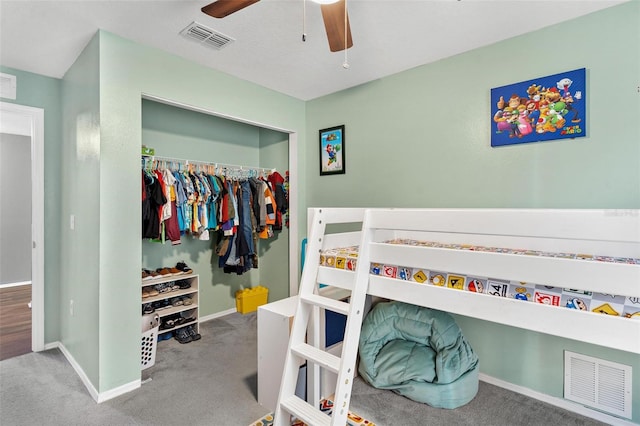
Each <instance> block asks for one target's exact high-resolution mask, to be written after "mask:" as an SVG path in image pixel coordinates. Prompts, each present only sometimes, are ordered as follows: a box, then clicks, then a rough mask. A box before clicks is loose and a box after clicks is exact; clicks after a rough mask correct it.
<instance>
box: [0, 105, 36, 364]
mask: <svg viewBox="0 0 640 426" xmlns="http://www.w3.org/2000/svg"><path fill="white" fill-rule="evenodd" d="M0 151H1V154H0V160H1V161H2V165H1V169H0V172H1V175H0V188H1V190H2V193H1V194H0V225H1V226H0V241H1V242H2V243H1V245H0V258H1V259H2V263H0V312H2V314H1V315H0V348H2V350H1V351H0V359H6V358H9V357H13V356H17V355H21V354H23V353H26V352H30V351H40V350H43V349H44V110H42V109H40V108H33V107H26V106H22V105H17V104H11V103H4V102H0ZM21 185H22V186H21ZM19 197H23V198H24V200H20V198H19Z"/></svg>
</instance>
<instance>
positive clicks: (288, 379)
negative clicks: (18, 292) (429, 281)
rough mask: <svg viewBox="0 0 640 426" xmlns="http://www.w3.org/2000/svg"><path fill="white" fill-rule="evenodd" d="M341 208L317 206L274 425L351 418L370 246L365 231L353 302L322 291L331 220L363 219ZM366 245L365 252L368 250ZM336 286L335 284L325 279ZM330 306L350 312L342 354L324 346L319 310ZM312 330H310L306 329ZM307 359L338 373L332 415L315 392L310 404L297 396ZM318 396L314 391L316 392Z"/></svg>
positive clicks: (337, 423) (335, 425) (335, 424)
mask: <svg viewBox="0 0 640 426" xmlns="http://www.w3.org/2000/svg"><path fill="white" fill-rule="evenodd" d="M335 210H336V209H324V211H323V210H322V209H318V210H316V212H315V214H314V217H313V222H312V225H311V229H310V232H309V233H310V237H309V246H308V250H307V256H306V261H305V266H304V268H303V271H302V278H301V282H300V289H299V294H298V308H297V311H296V315H295V317H294V319H293V325H292V328H291V336H290V339H289V347H288V349H287V356H286V360H285V365H284V371H283V375H282V383H281V385H280V394H279V396H278V403H277V405H276V410H275V413H274V426H290V425H291V419H290V416H291V415H293V416H295V417H296V418H297V419H299V420H302V421H303V422H305V423H306V424H307V425H309V426H320V425H323V426H324V425H326V426H344V425H345V424H346V423H347V414H348V410H349V400H350V398H351V387H352V382H353V375H354V369H355V363H356V356H357V353H358V342H359V340H360V327H361V324H362V317H363V310H364V305H365V300H366V291H367V286H368V275H369V268H368V261H365V260H363V257H364V259H368V250H367V247H366V244H365V242H366V241H365V239H366V240H370V238H369V237H368V235H369V234H365V233H364V231H363V235H362V240H361V246H360V253H359V256H358V257H359V261H358V264H357V266H356V273H355V274H354V286H353V288H352V291H351V297H350V301H349V303H346V302H342V301H338V300H334V299H331V298H328V297H324V296H321V295H319V294H318V291H317V290H318V282H317V276H318V268H319V261H320V250H321V248H322V239H323V236H324V233H325V228H326V224H327V223H346V222H360V221H362V213H360V214H359V216H358V217H357V219H355V220H353V219H354V218H345V217H344V216H341V215H340V214H336V213H335ZM363 248H365V252H364V253H363ZM325 284H328V285H331V283H325ZM320 309H325V310H330V311H333V312H337V313H340V314H343V315H346V316H347V323H346V326H345V334H344V340H343V345H342V354H341V356H340V357H337V356H335V355H333V354H330V353H328V352H326V351H324V350H322V349H320V348H319V338H318V333H317V331H318V329H319V327H318V322H319V318H320V315H319V310H320ZM307 331H309V333H308V334H307ZM304 360H306V361H308V364H307V368H308V369H309V368H310V364H314V365H317V366H320V367H321V368H325V369H328V370H329V371H332V372H333V373H336V374H337V384H336V390H335V393H334V395H333V411H332V414H331V416H329V415H327V414H325V413H323V412H322V411H320V409H319V408H318V402H319V401H315V397H314V396H311V397H310V400H311V402H312V403H311V404H310V403H309V402H307V401H304V400H303V399H301V398H299V397H298V396H296V395H295V387H296V381H297V377H298V372H299V368H300V365H301V363H302V362H304ZM311 394H312V395H313V392H312V393H311Z"/></svg>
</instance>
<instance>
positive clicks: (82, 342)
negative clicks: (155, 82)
mask: <svg viewBox="0 0 640 426" xmlns="http://www.w3.org/2000/svg"><path fill="white" fill-rule="evenodd" d="M99 50H100V45H99V40H98V39H97V38H95V37H94V38H93V39H92V40H91V42H90V43H89V44H88V45H87V47H86V48H85V49H84V50H83V52H82V53H81V54H80V56H79V57H78V59H76V61H75V63H74V64H73V66H72V67H71V68H70V69H69V70H68V71H67V72H66V74H65V76H64V78H63V79H62V115H63V136H64V139H63V146H62V185H61V187H60V190H59V194H60V197H61V200H62V218H63V221H62V222H63V226H62V231H61V274H60V278H61V279H60V282H61V285H60V314H61V315H60V328H61V333H60V334H61V336H60V340H61V342H62V343H63V344H64V346H65V348H66V349H67V350H68V351H69V352H70V353H71V354H72V355H73V357H74V359H75V360H76V361H77V362H78V364H80V365H81V366H82V369H83V370H84V372H85V374H86V375H87V377H88V379H89V380H90V381H91V383H93V384H94V387H96V389H99V388H98V386H97V384H98V383H99V382H100V371H99V367H100V352H101V350H102V349H103V347H104V346H103V345H104V343H103V341H102V340H103V339H102V334H101V331H102V327H101V324H100V321H99V317H100V314H101V311H102V309H103V308H102V305H101V302H102V301H101V291H100V286H101V283H100V272H101V271H100V261H101V249H100V240H101V235H100V227H101V220H100V216H101V212H102V210H103V206H102V204H101V200H102V194H101V183H102V182H101V181H102V178H101V176H100V168H101V165H100V156H101V148H102V147H101V138H100V93H99V87H100V86H99V80H100V75H99V64H100V62H99V56H98V55H99ZM71 215H73V216H74V217H75V227H74V229H73V230H72V229H71V228H70V226H69V224H68V222H67V221H68V220H69V218H70V216H71ZM71 303H73V312H72V309H71ZM114 320H115V321H117V318H116V319H114Z"/></svg>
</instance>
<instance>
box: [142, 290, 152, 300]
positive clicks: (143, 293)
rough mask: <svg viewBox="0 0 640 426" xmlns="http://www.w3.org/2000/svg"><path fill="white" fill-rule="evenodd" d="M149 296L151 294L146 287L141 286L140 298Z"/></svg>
mask: <svg viewBox="0 0 640 426" xmlns="http://www.w3.org/2000/svg"><path fill="white" fill-rule="evenodd" d="M149 296H151V295H150V294H149V290H148V289H147V288H143V289H142V298H143V299H146V298H147V297H149Z"/></svg>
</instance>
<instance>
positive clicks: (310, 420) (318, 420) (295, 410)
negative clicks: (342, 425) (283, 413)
mask: <svg viewBox="0 0 640 426" xmlns="http://www.w3.org/2000/svg"><path fill="white" fill-rule="evenodd" d="M281 405H282V408H284V409H285V410H287V411H288V412H289V413H291V414H293V415H294V416H296V417H297V418H298V419H300V420H302V421H303V422H305V423H306V424H308V425H313V426H330V425H331V417H329V416H327V415H326V414H324V413H323V412H322V411H320V410H319V409H317V408H314V407H313V406H311V405H310V404H309V403H307V402H306V401H303V400H302V399H300V398H298V397H297V396H295V395H292V396H290V397H288V398H287V399H285V400H284V401H282V403H281Z"/></svg>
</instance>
